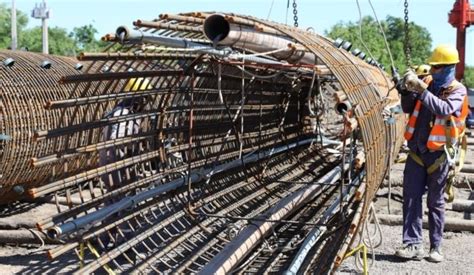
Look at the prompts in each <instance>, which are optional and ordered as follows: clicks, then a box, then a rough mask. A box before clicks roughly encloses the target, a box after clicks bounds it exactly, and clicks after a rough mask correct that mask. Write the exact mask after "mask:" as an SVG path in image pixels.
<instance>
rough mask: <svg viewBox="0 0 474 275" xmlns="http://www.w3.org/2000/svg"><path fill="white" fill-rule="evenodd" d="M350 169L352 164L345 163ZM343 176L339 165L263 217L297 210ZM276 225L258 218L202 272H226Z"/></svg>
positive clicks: (274, 217)
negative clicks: (323, 188)
mask: <svg viewBox="0 0 474 275" xmlns="http://www.w3.org/2000/svg"><path fill="white" fill-rule="evenodd" d="M344 168H345V169H347V168H349V164H346V165H345V166H344ZM340 177H341V166H339V165H338V166H336V167H335V168H333V169H332V170H331V171H329V172H328V173H327V174H326V175H324V176H323V177H322V178H320V179H319V180H318V181H317V183H316V184H312V185H309V186H307V187H305V188H302V189H301V190H299V191H297V192H294V193H292V194H290V195H289V196H287V197H286V198H284V199H282V200H281V201H280V202H279V203H278V204H276V205H275V206H274V207H272V208H271V209H270V210H268V211H267V212H265V213H263V214H262V215H261V216H260V218H261V219H264V220H266V219H269V220H280V219H284V218H285V217H286V216H288V215H290V214H291V213H293V212H294V211H297V210H298V209H299V208H300V207H301V206H302V205H303V204H305V203H306V202H307V201H309V200H311V199H312V198H314V196H316V195H317V193H318V192H319V191H320V190H321V189H322V186H323V185H325V184H326V185H327V184H334V183H335V182H336V181H338V180H339V178H340ZM274 226H275V224H274V223H271V222H268V221H256V222H254V223H252V225H250V226H247V227H246V228H244V229H243V230H242V231H241V233H240V234H239V235H238V236H237V237H235V238H234V239H233V240H232V241H231V242H230V243H228V244H227V245H226V246H225V247H224V248H223V249H222V250H221V251H220V252H219V253H218V254H217V255H216V256H214V257H213V258H212V260H211V261H210V262H209V263H208V264H207V265H205V266H204V267H203V269H202V270H201V271H200V274H226V273H230V272H232V269H233V268H234V267H235V266H236V265H237V264H238V263H239V262H240V261H241V260H243V259H244V258H245V257H246V256H247V255H248V253H250V252H251V251H252V249H253V248H254V247H255V246H256V245H257V244H258V243H259V242H260V241H261V239H262V238H263V237H264V236H265V235H267V234H268V233H269V232H270V230H271V228H272V227H274Z"/></svg>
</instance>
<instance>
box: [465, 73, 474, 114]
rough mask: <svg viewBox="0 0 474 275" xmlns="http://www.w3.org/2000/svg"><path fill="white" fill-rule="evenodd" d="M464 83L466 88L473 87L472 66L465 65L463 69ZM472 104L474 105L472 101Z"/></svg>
mask: <svg viewBox="0 0 474 275" xmlns="http://www.w3.org/2000/svg"><path fill="white" fill-rule="evenodd" d="M464 83H465V84H466V86H467V87H468V88H471V89H474V67H469V66H468V67H466V70H465V71H464ZM472 104H473V105H474V102H473V103H472Z"/></svg>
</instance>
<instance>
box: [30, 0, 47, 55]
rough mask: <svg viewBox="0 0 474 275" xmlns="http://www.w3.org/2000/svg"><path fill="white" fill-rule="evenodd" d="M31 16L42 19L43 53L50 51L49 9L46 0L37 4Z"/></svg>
mask: <svg viewBox="0 0 474 275" xmlns="http://www.w3.org/2000/svg"><path fill="white" fill-rule="evenodd" d="M31 17H33V18H36V19H41V25H42V42H43V43H42V44H43V53H44V54H48V53H49V46H48V19H49V10H48V8H47V7H46V0H43V2H42V3H40V4H39V6H38V5H36V6H35V8H34V9H33V11H32V13H31Z"/></svg>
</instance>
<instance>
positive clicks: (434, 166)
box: [409, 151, 446, 175]
mask: <svg viewBox="0 0 474 275" xmlns="http://www.w3.org/2000/svg"><path fill="white" fill-rule="evenodd" d="M409 154H410V157H411V158H412V159H413V160H414V161H415V162H416V163H417V164H418V165H420V166H422V167H425V164H424V163H423V160H422V159H421V158H420V157H419V156H418V155H417V154H415V153H414V152H413V151H410V152H409ZM445 160H446V154H442V155H441V156H440V157H439V158H437V159H436V160H435V162H433V164H431V165H430V166H429V167H428V169H426V172H427V173H428V175H431V174H433V173H434V172H435V171H436V170H438V168H439V166H440V165H441V164H443V162H444V161H445Z"/></svg>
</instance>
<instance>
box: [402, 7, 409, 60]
mask: <svg viewBox="0 0 474 275" xmlns="http://www.w3.org/2000/svg"><path fill="white" fill-rule="evenodd" d="M404 6H405V44H404V45H403V46H404V50H405V59H406V64H407V66H410V65H411V45H410V24H409V22H408V0H405V4H404Z"/></svg>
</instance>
